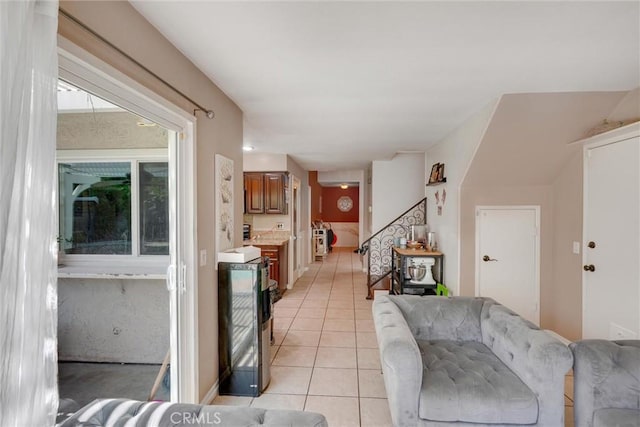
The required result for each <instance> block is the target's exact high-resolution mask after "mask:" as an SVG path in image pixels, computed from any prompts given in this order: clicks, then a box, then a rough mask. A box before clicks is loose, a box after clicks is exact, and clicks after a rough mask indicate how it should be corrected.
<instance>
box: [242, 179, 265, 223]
mask: <svg viewBox="0 0 640 427" xmlns="http://www.w3.org/2000/svg"><path fill="white" fill-rule="evenodd" d="M244 212H245V213H248V214H261V213H264V175H263V174H262V173H251V172H245V174H244Z"/></svg>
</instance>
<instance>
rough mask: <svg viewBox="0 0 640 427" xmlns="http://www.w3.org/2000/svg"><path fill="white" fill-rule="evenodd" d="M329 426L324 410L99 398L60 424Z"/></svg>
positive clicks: (76, 426) (124, 426)
mask: <svg viewBox="0 0 640 427" xmlns="http://www.w3.org/2000/svg"><path fill="white" fill-rule="evenodd" d="M102 426H113V427H143V426H144V427H214V426H218V427H258V426H269V427H327V426H328V424H327V420H326V419H325V417H324V416H323V415H321V414H317V413H314V412H302V411H284V410H267V409H260V408H248V407H240V406H221V405H190V404H184V403H170V402H139V401H137V400H127V399H97V400H94V401H93V402H91V403H90V404H88V405H87V406H85V407H84V408H82V409H80V410H79V411H78V412H76V413H75V414H73V416H71V417H70V418H68V419H67V420H65V421H64V422H62V423H61V424H60V425H59V426H58V427H102Z"/></svg>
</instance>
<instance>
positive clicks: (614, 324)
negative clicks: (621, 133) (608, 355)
mask: <svg viewBox="0 0 640 427" xmlns="http://www.w3.org/2000/svg"><path fill="white" fill-rule="evenodd" d="M639 145H640V137H638V136H636V137H634V138H631V139H626V140H624V141H620V142H616V143H610V144H606V145H599V146H597V145H596V146H588V147H585V162H584V166H585V180H584V190H585V192H584V212H585V216H584V224H585V226H584V242H583V243H584V249H583V261H584V266H585V267H587V268H590V266H593V269H594V271H590V270H584V271H583V280H582V287H583V322H582V336H583V338H601V339H637V338H638V336H640V335H639V333H640V314H639V312H640V268H639V267H638V264H639V263H640V225H639V223H640V172H639V165H640V160H639V159H640V149H639ZM590 242H593V243H591V244H590Z"/></svg>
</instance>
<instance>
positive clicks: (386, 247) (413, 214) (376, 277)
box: [357, 198, 427, 299]
mask: <svg viewBox="0 0 640 427" xmlns="http://www.w3.org/2000/svg"><path fill="white" fill-rule="evenodd" d="M426 223H427V199H426V198H424V199H422V200H420V201H419V202H418V203H416V204H415V205H413V206H412V207H411V208H409V209H408V210H407V211H405V212H404V213H403V214H402V215H400V216H399V217H398V218H396V219H395V220H393V221H391V222H390V223H389V224H387V225H386V226H384V227H382V228H381V229H380V230H379V231H378V232H377V233H375V234H374V235H372V236H371V237H369V238H368V239H367V240H365V241H364V242H363V243H362V245H360V247H359V248H358V249H357V251H358V253H360V254H361V255H363V256H366V257H367V266H368V269H367V287H368V290H369V292H368V293H367V299H372V298H373V290H374V287H375V286H376V285H378V286H380V284H383V283H384V281H385V280H386V279H387V277H389V275H390V274H391V256H392V254H391V248H392V247H393V241H394V239H396V238H400V237H405V238H406V237H407V236H408V234H409V230H410V229H411V226H412V225H424V224H426ZM378 289H386V288H378Z"/></svg>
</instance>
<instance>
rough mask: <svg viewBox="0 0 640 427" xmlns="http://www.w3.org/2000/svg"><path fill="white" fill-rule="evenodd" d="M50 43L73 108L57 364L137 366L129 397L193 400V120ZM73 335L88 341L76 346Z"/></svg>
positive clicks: (63, 155) (63, 199)
mask: <svg viewBox="0 0 640 427" xmlns="http://www.w3.org/2000/svg"><path fill="white" fill-rule="evenodd" d="M58 45H59V50H58V52H59V56H58V63H59V78H60V80H61V83H60V87H59V94H61V96H60V98H64V97H68V98H71V99H73V98H75V100H76V101H72V100H70V101H61V104H60V115H59V119H60V122H59V123H60V124H59V128H58V151H57V157H58V159H57V163H58V175H59V177H58V181H59V187H60V189H61V190H60V191H59V198H58V202H59V205H60V209H59V212H60V218H59V224H60V231H59V234H58V240H59V248H60V252H61V254H60V260H61V261H62V264H63V265H62V266H60V267H59V283H60V284H61V285H60V291H59V294H60V298H59V316H60V317H61V319H62V320H61V322H60V328H59V347H60V350H61V357H60V361H61V363H65V362H66V361H69V360H70V359H74V358H79V357H80V356H78V354H80V355H81V356H82V355H83V356H82V357H85V358H86V359H89V360H85V361H87V362H89V363H92V364H94V366H93V368H95V367H96V365H97V364H98V363H100V364H102V363H104V362H111V361H116V362H119V363H126V364H137V365H136V366H142V365H145V366H147V367H149V368H148V370H149V371H151V372H150V373H148V374H147V376H149V377H151V383H150V384H149V383H148V380H144V381H141V383H143V384H144V386H142V387H141V390H140V391H139V392H138V393H141V394H139V395H136V396H135V397H132V398H136V399H140V400H147V399H154V400H165V399H166V400H169V399H170V400H171V401H174V402H177V401H180V402H185V403H198V378H197V372H196V367H197V366H198V360H197V355H198V351H197V336H198V333H197V324H196V319H197V304H196V301H197V289H196V283H197V271H196V268H195V266H196V259H195V254H196V247H197V245H196V243H197V242H196V236H195V233H194V230H195V209H194V207H195V176H194V169H195V168H194V164H195V156H194V152H195V139H194V132H193V129H194V125H195V118H194V117H193V116H191V115H189V114H188V113H187V112H185V111H182V110H180V109H179V108H178V107H176V106H174V105H173V104H171V103H169V102H167V101H166V100H164V99H162V98H161V97H160V96H158V95H157V94H155V93H153V92H151V91H150V90H148V89H147V88H145V87H144V86H142V85H140V84H139V83H137V82H135V81H133V80H131V79H130V78H129V77H127V76H125V75H124V74H122V73H120V72H119V71H117V70H115V69H114V68H113V67H111V66H109V65H107V64H105V63H104V62H102V61H101V60H99V59H97V58H95V57H94V56H92V55H90V54H89V53H87V52H86V51H84V50H83V49H81V48H79V47H78V46H76V45H74V44H72V43H70V42H69V41H67V40H65V39H63V38H60V39H59V43H58ZM65 102H66V103H65ZM74 102H77V104H74ZM74 105H75V107H73V106H74ZM83 105H84V107H83ZM74 108H75V110H74ZM65 282H66V283H65ZM100 282H101V283H102V284H103V285H102V286H96V284H97V283H100ZM80 289H82V290H80ZM153 305H155V307H151V306H153ZM74 307H77V308H78V310H74V309H73V308H74ZM105 307H106V309H107V310H106V311H105V310H104V308H105ZM68 308H72V309H71V310H68ZM100 310H102V313H103V317H102V318H100V316H98V314H97V313H98V312H99V311H100ZM68 313H71V314H70V315H69V318H68V319H67V318H64V316H67V315H68ZM85 313H93V318H92V319H91V321H89V322H87V323H86V324H84V325H79V323H80V322H79V321H78V316H80V315H81V314H82V315H84V314H85ZM98 319H101V320H100V321H98ZM65 325H68V328H69V330H68V331H67V330H65V329H63V327H67V326H65ZM94 326H95V327H96V328H97V329H93V327H94ZM78 328H84V330H83V331H82V333H83V334H84V335H85V336H87V337H88V338H90V339H91V340H93V341H91V342H89V343H87V341H84V342H82V340H79V341H80V344H78V345H76V346H75V347H74V346H73V345H72V344H73V339H75V338H78V335H76V333H77V332H78ZM94 331H97V335H95V336H93V335H92V336H90V337H89V333H93V332H94ZM65 334H66V335H65ZM80 336H82V335H80ZM67 338H73V339H70V340H69V341H65V340H66V339H67ZM151 342H153V345H151V344H150V343H151ZM145 343H146V344H149V345H148V346H147V347H148V348H146V349H140V347H144V346H145ZM110 344H112V345H110ZM136 346H138V347H137V348H138V349H137V350H136ZM105 347H107V348H110V351H111V353H109V352H108V351H106V352H101V349H104V348H105ZM67 350H69V352H68V354H66V355H65V354H64V352H65V351H67ZM118 351H119V352H120V355H118V354H117V353H118ZM128 351H131V353H132V354H127V355H126V359H125V360H124V361H122V360H120V361H118V359H117V358H118V357H122V354H123V353H128ZM133 354H135V356H133ZM67 356H69V357H67ZM76 361H78V360H76ZM163 362H166V365H167V366H168V369H167V371H166V372H161V366H162V364H163ZM60 373H61V374H63V373H64V372H63V370H62V369H61V371H60ZM59 379H60V380H62V378H59ZM72 379H73V378H72ZM60 382H61V383H62V381H60ZM60 385H61V397H64V391H63V388H62V387H63V385H62V384H60ZM154 385H155V387H154ZM152 389H154V390H152ZM114 393H116V391H114ZM117 393H118V394H119V396H117V397H129V396H128V395H126V394H124V393H121V392H119V391H117ZM99 397H110V396H105V395H104V393H102V395H101V396H99Z"/></svg>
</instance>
